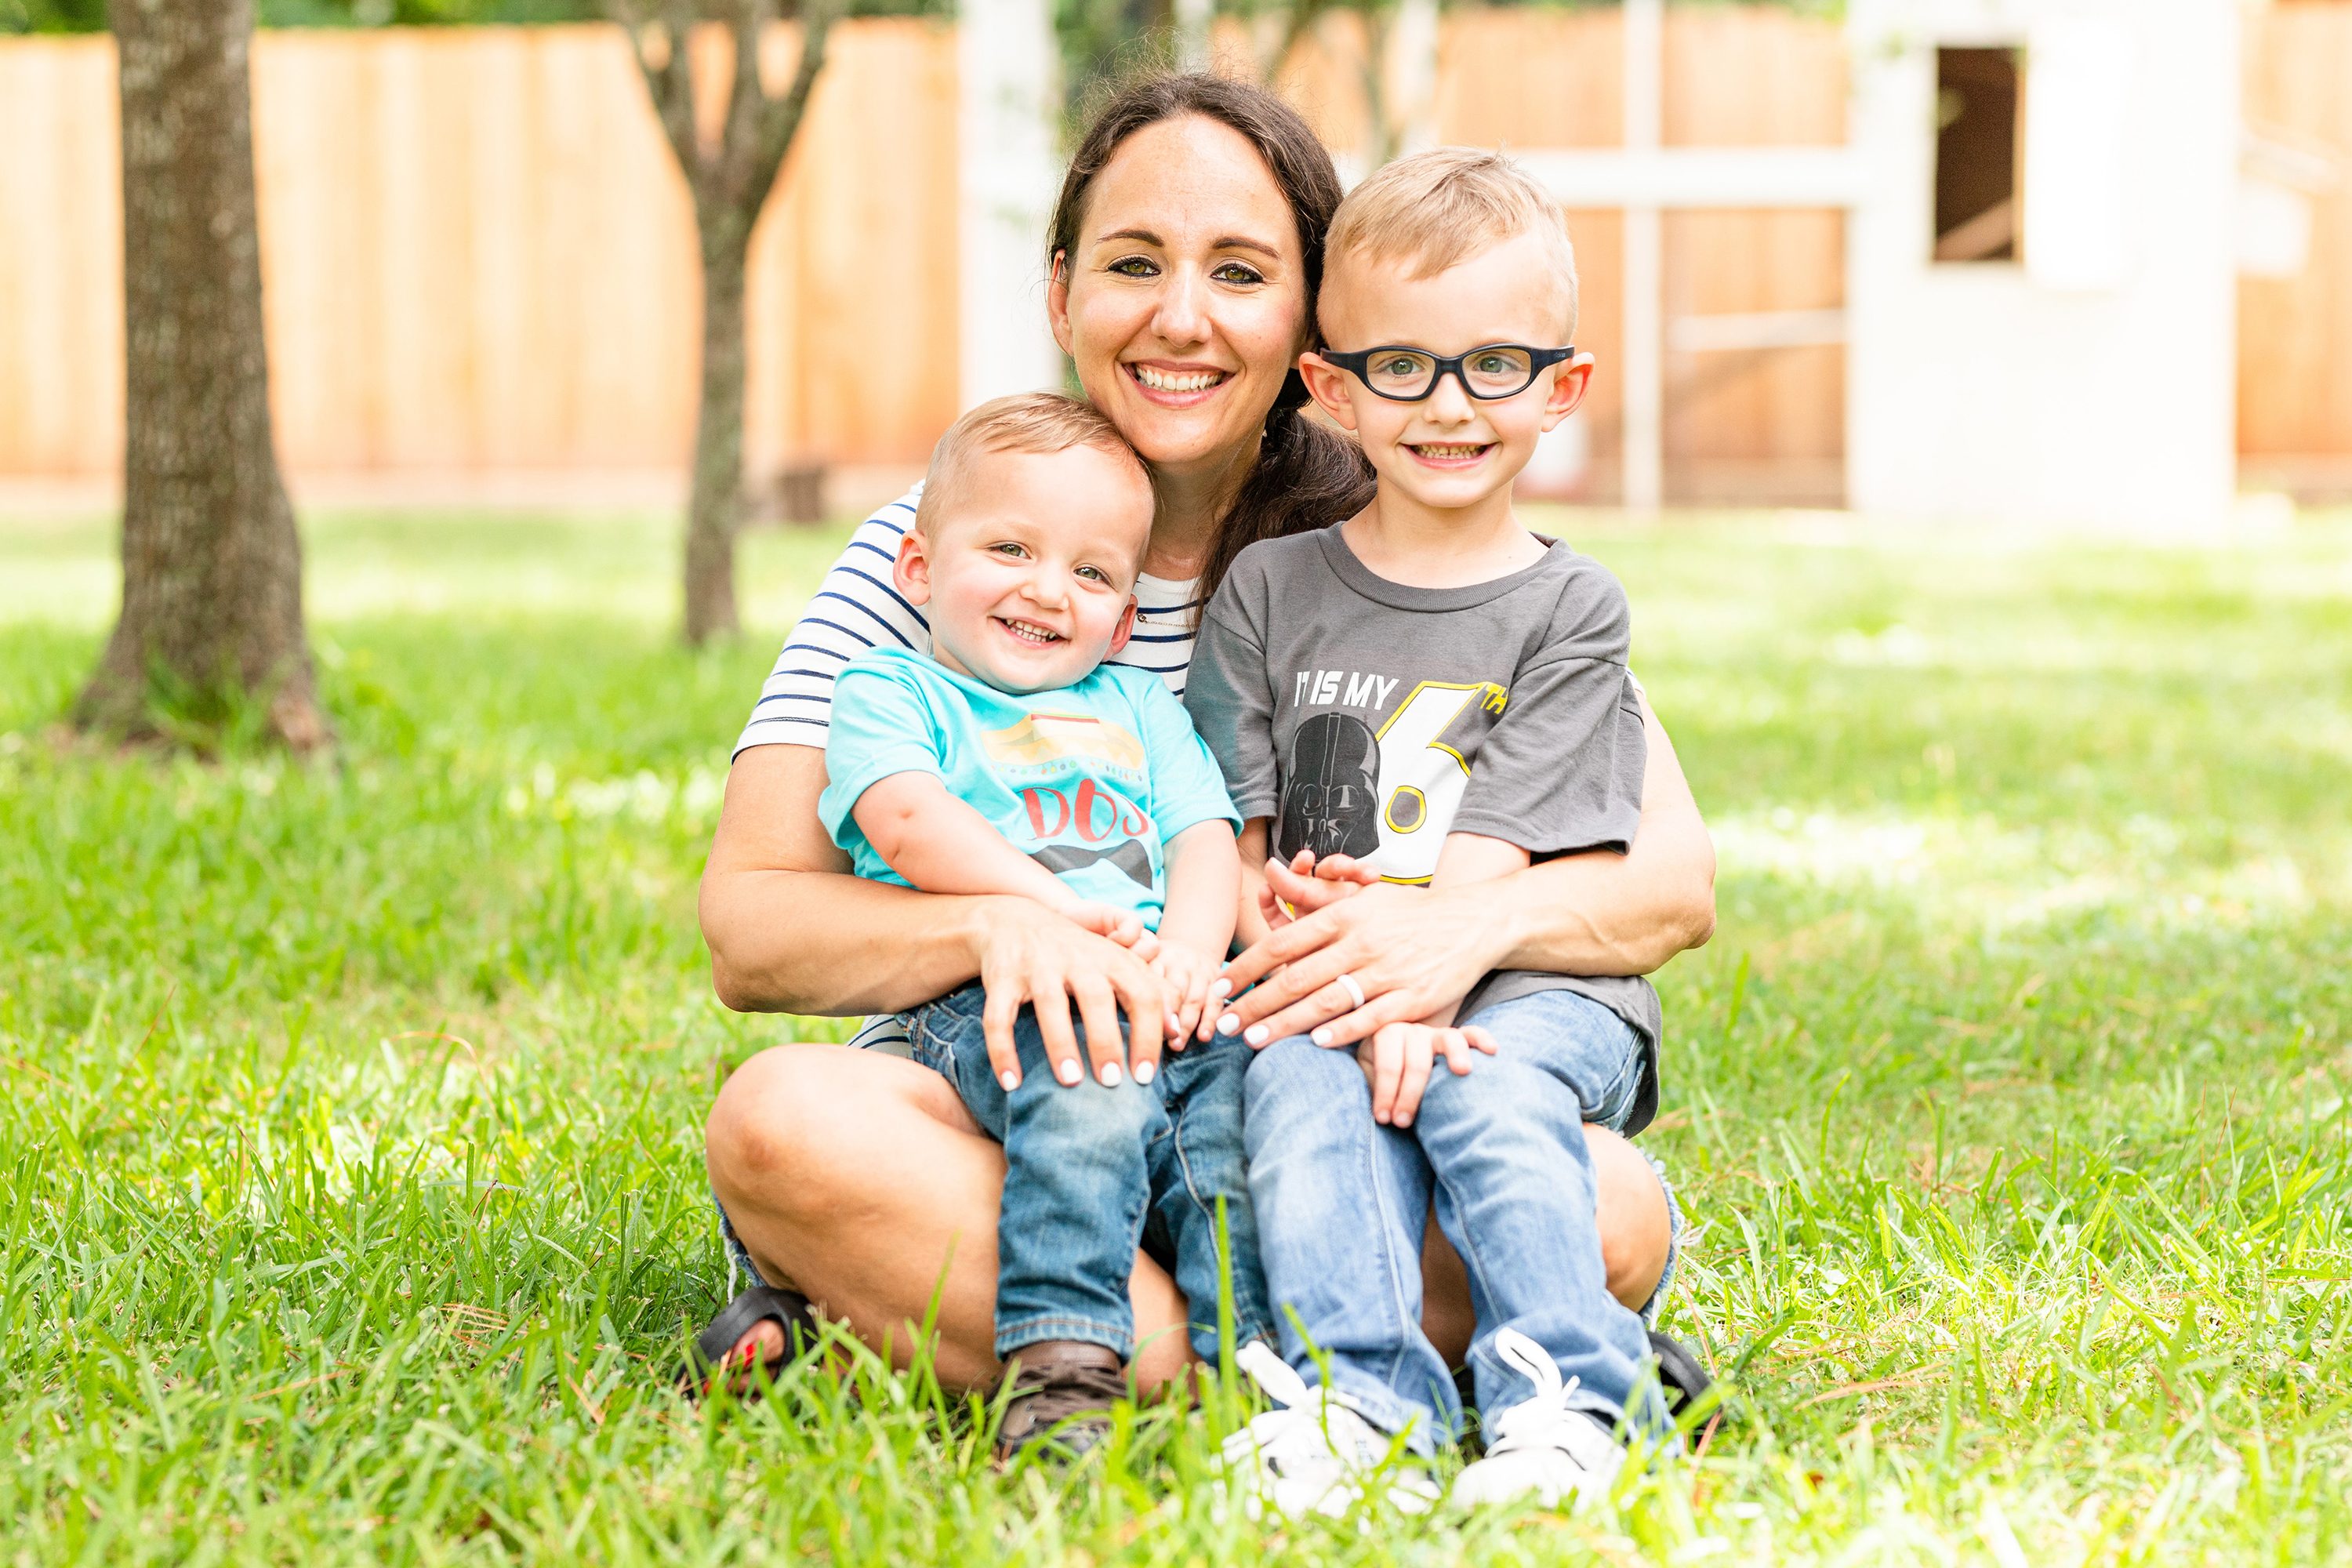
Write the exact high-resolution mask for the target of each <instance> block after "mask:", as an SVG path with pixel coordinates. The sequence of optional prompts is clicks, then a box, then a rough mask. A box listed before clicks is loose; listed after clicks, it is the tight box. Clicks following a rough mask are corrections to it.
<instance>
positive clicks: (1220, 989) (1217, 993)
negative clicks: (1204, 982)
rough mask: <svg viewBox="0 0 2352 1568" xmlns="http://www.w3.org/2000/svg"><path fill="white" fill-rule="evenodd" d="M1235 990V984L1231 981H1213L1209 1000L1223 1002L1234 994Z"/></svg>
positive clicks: (1210, 986)
mask: <svg viewBox="0 0 2352 1568" xmlns="http://www.w3.org/2000/svg"><path fill="white" fill-rule="evenodd" d="M1233 989H1234V983H1233V982H1232V981H1230V980H1212V981H1210V982H1209V1000H1210V1001H1212V1002H1222V1001H1223V1000H1224V999H1225V998H1226V997H1227V996H1229V995H1231V994H1233Z"/></svg>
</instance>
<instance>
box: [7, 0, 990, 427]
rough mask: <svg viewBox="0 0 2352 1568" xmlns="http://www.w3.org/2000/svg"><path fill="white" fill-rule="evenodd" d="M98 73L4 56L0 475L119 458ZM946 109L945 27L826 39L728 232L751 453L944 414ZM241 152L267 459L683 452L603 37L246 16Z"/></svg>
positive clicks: (109, 106) (677, 290) (84, 59)
mask: <svg viewBox="0 0 2352 1568" xmlns="http://www.w3.org/2000/svg"><path fill="white" fill-rule="evenodd" d="M777 42H778V44H779V45H780V46H781V52H782V54H783V56H784V57H785V58H784V60H783V62H782V64H783V66H784V68H789V63H790V55H791V51H792V48H793V41H792V39H791V37H789V36H788V35H787V36H783V37H780V38H779V39H778V40H777ZM770 63H771V64H775V63H776V62H773V61H771V62H770ZM113 69H114V67H113V53H112V48H111V45H110V41H109V40H107V39H105V38H76V39H66V40H49V39H35V40H22V41H12V42H8V43H5V44H0V147H5V148H6V149H7V150H8V151H7V153H5V156H0V474H7V473H20V474H22V473H30V474H45V473H76V472H102V471H104V470H107V469H109V468H112V467H113V466H114V465H115V464H116V463H117V462H118V461H119V454H120V452H121V440H122V412H121V385H120V382H121V341H122V340H121V237H120V236H121V192H120V185H119V180H120V176H119V174H118V173H117V166H116V157H117V153H116V146H117V137H118V132H117V121H116V110H115V104H114V88H113ZM955 101H956V95H955V45H954V37H953V35H952V34H951V33H950V31H948V30H947V29H946V28H945V27H942V26H938V25H935V24H931V23H926V22H923V21H899V20H888V21H866V22H859V23H856V24H854V25H851V26H846V27H844V28H842V29H840V30H839V31H838V32H837V33H836V35H835V43H834V46H833V49H832V54H831V58H830V60H829V62H828V63H827V65H826V67H825V71H824V78H823V79H822V80H821V82H820V84H819V86H818V88H817V91H816V94H815V97H814V101H813V103H812V106H811V110H810V114H809V119H808V121H807V123H806V125H805V126H804V128H803V132H802V135H801V137H800V139H799V141H798V142H797V144H796V145H795V146H794V148H793V154H792V158H791V162H790V163H789V164H788V165H787V168H786V172H785V174H784V176H783V178H782V183H781V185H780V188H779V190H778V192H777V195H776V197H775V198H774V199H773V200H772V202H771V204H770V205H769V208H768V211H767V214H766V216H765V218H764V220H763V222H762V223H761V228H760V231H759V233H758V235H757V236H756V237H755V239H754V242H753V246H752V254H751V299H750V302H749V309H750V311H751V344H752V353H751V369H750V389H749V408H750V413H749V424H750V433H751V462H752V464H753V466H754V468H761V467H772V466H774V465H775V464H777V463H778V462H780V461H782V460H786V459H789V458H794V457H798V456H803V455H805V456H823V457H825V458H830V459H832V460H834V461H837V462H852V463H855V462H887V461H903V460H906V459H907V458H909V457H911V456H915V455H919V454H921V453H923V452H926V451H928V450H929V445H930V442H931V441H932V440H933V438H935V437H937V436H938V434H939V432H940V430H941V429H942V428H944V427H945V426H946V425H947V423H948V421H949V420H950V419H952V418H953V417H954V416H955V412H956V402H955V387H956V377H955V353H956V348H955V345H956V317H955V309H956V308H955V279H954V274H955V231H956V183H955V182H956V163H955ZM254 142H255V172H256V176H257V182H258V184H259V188H260V195H261V238H262V268H263V279H264V288H265V290H266V296H267V301H268V332H269V351H270V367H269V368H270V375H271V379H272V387H271V391H272V395H273V396H272V401H273V403H274V405H275V407H276V410H277V417H278V441H279V446H280V449H281V451H282V453H283V454H284V457H285V459H286V461H287V463H288V464H289V467H292V468H299V469H310V470H337V471H348V470H353V469H383V468H393V469H401V468H406V469H415V470H434V471H447V470H452V469H467V468H478V469H517V468H588V469H625V468H646V467H674V466H677V465H680V464H682V463H683V461H684V459H685V454H686V452H687V449H688V446H689V445H690V443H691V440H692V437H693V428H694V410H695V377H696V354H697V331H698V326H697V323H698V312H699V310H700V305H699V300H698V295H699V289H700V284H699V279H698V268H697V263H696V259H695V247H694V237H693V236H694V227H693V219H692V216H691V213H690V210H689V207H688V198H687V194H686V186H685V183H684V181H683V179H682V178H681V177H680V176H679V174H678V173H677V169H676V167H675V166H674V164H673V163H672V162H671V160H670V154H669V152H668V149H667V145H666V144H665V143H664V142H663V141H662V137H661V132H660V129H659V126H658V125H657V124H656V121H655V119H654V116H653V111H652V110H651V108H650V106H649V104H648V102H647V100H646V91H645V88H644V86H643V84H642V83H641V82H639V80H638V79H637V77H636V68H635V65H634V64H632V63H631V61H630V59H629V56H628V51H627V48H626V46H625V42H624V40H623V39H622V37H621V36H620V34H619V33H618V32H617V31H615V30H614V29H612V28H609V27H601V26H581V27H534V28H485V29H478V30H476V29H466V30H457V29H449V30H440V29H415V30H408V29H398V30H387V31H383V32H268V33H264V34H262V35H261V36H260V37H259V38H258V39H257V41H256V44H255V47H254Z"/></svg>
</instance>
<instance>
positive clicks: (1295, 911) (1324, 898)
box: [1257, 849, 1381, 930]
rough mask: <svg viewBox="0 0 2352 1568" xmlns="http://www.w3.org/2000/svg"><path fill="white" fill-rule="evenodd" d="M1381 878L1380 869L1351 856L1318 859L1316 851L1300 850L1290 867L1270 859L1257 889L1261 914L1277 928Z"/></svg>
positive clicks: (1358, 890) (1331, 856) (1272, 927)
mask: <svg viewBox="0 0 2352 1568" xmlns="http://www.w3.org/2000/svg"><path fill="white" fill-rule="evenodd" d="M1380 879H1381V874H1380V873H1379V872H1378V871H1375V870H1373V869H1372V868H1370V866H1367V865H1365V864H1364V863H1363V862H1362V861H1360V860H1358V859H1357V858H1355V857H1353V856H1352V855H1327V856H1325V857H1324V858H1322V859H1320V860H1318V859H1316V858H1315V851H1313V850H1312V849H1301V850H1300V851H1299V852H1298V853H1297V854H1296V855H1294V856H1292V857H1291V858H1290V864H1289V865H1287V866H1286V865H1284V864H1283V863H1282V862H1281V861H1279V860H1276V859H1273V858H1268V859H1267V861H1266V863H1265V887H1263V888H1261V889H1258V895H1257V906H1258V913H1259V914H1261V915H1262V916H1264V917H1265V923H1266V927H1267V929H1268V930H1278V929H1280V928H1281V927H1283V926H1286V925H1288V924H1289V923H1290V922H1291V921H1294V920H1297V918H1298V917H1299V916H1301V915H1311V914H1313V913H1314V912H1315V911H1316V910H1319V909H1324V908H1326V907H1328V906H1329V905H1332V904H1336V903H1338V902H1339V901H1340V900H1342V899H1351V898H1353V897H1355V896H1356V895H1357V894H1358V893H1360V892H1361V891H1363V890H1364V889H1366V888H1369V887H1371V886H1373V885H1374V884H1375V883H1377V882H1379V881H1380Z"/></svg>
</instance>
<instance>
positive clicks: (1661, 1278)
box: [710, 1014, 1689, 1328]
mask: <svg viewBox="0 0 2352 1568" xmlns="http://www.w3.org/2000/svg"><path fill="white" fill-rule="evenodd" d="M903 1016H904V1017H907V1018H911V1017H912V1016H913V1015H912V1014H907V1015H903ZM893 1038H894V1039H897V1038H898V1037H893ZM890 1054H891V1055H893V1056H900V1055H905V1054H908V1051H907V1047H906V1045H905V1044H904V1043H903V1042H901V1043H899V1044H898V1048H897V1049H895V1050H893V1051H892V1052H891V1053H890ZM918 1059H920V1058H918ZM924 1065H925V1066H927V1067H930V1068H932V1069H933V1070H934V1071H937V1070H938V1068H937V1065H936V1064H935V1063H931V1062H928V1061H926V1062H925V1063H924ZM1632 1106H1633V1096H1632V1093H1631V1090H1630V1087H1629V1090H1628V1092H1627V1093H1626V1095H1625V1096H1624V1097H1623V1100H1622V1107H1620V1108H1618V1109H1619V1110H1620V1114H1621V1115H1622V1114H1623V1113H1624V1112H1625V1111H1629V1110H1631V1109H1632ZM1600 1125H1601V1126H1609V1124H1608V1123H1607V1122H1605V1121H1604V1122H1601V1123H1600ZM1610 1131H1612V1132H1613V1131H1616V1129H1615V1128H1614V1127H1610ZM1636 1147H1637V1148H1638V1147H1639V1145H1636ZM1642 1158H1643V1159H1644V1160H1646V1161H1648V1162H1649V1165H1650V1169H1651V1171H1652V1172H1653V1173H1654V1174H1655V1175H1656V1176H1657V1178H1658V1187H1659V1190H1660V1191H1662V1192H1664V1194H1665V1195H1666V1265H1665V1268H1664V1269H1662V1270H1661V1271H1660V1272H1659V1274H1658V1283H1657V1285H1656V1287H1655V1288H1654V1289H1652V1290H1651V1292H1650V1299H1649V1300H1646V1301H1644V1302H1643V1303H1642V1305H1641V1306H1640V1307H1638V1308H1636V1309H1635V1310H1636V1311H1638V1312H1639V1313H1640V1314H1641V1318H1642V1321H1643V1322H1645V1323H1647V1324H1649V1325H1650V1326H1651V1327H1652V1328H1655V1327H1657V1325H1658V1316H1659V1314H1660V1313H1662V1312H1664V1310H1665V1306H1666V1302H1667V1300H1669V1299H1670V1298H1671V1296H1672V1294H1673V1289H1674V1283H1675V1269H1676V1266H1677V1265H1678V1264H1679V1263H1680V1262H1681V1261H1682V1252H1683V1242H1684V1239H1685V1231H1686V1229H1687V1227H1688V1225H1689V1221H1688V1220H1687V1219H1686V1218H1685V1216H1684V1215H1683V1205H1682V1200H1681V1199H1680V1198H1679V1197H1677V1196H1676V1195H1675V1184H1674V1183H1673V1182H1672V1181H1670V1180H1668V1179H1667V1176H1666V1167H1665V1164H1664V1162H1662V1161H1661V1160H1660V1159H1659V1158H1658V1157H1657V1156H1656V1155H1655V1154H1653V1153H1651V1152H1649V1151H1648V1150H1646V1149H1644V1150H1642ZM710 1206H711V1207H712V1208H713V1209H715V1210H717V1211H718V1215H719V1240H720V1241H721V1243H722V1244H723V1245H724V1246H725V1247H726V1250H727V1261H728V1265H729V1275H728V1281H727V1284H728V1290H729V1292H730V1294H732V1293H733V1291H734V1290H735V1289H736V1280H735V1276H734V1272H733V1271H734V1270H735V1269H739V1268H740V1270H742V1274H743V1278H744V1279H750V1280H759V1281H761V1282H765V1281H766V1278H767V1277H766V1276H765V1275H763V1274H761V1272H760V1268H759V1266H758V1265H757V1264H755V1263H753V1262H752V1261H751V1252H750V1250H749V1249H747V1248H746V1247H744V1245H743V1238H742V1237H740V1236H738V1235H736V1234H735V1222H734V1221H732V1220H730V1219H729V1218H728V1217H727V1206H726V1205H724V1204H722V1203H720V1202H719V1194H717V1193H713V1194H710Z"/></svg>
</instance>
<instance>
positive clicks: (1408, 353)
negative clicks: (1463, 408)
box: [1322, 343, 1576, 403]
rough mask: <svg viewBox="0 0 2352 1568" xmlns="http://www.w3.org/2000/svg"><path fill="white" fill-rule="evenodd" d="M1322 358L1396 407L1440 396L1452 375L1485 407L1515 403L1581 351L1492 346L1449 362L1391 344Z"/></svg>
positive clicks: (1327, 352)
mask: <svg viewBox="0 0 2352 1568" xmlns="http://www.w3.org/2000/svg"><path fill="white" fill-rule="evenodd" d="M1322 357H1323V358H1325V359H1327V360H1329V361H1330V362H1331V363H1333V364H1336V365H1338V366H1339V368H1340V369H1341V370H1344V371H1348V372H1349V373H1351V374H1353V375H1354V376H1355V377H1356V379H1357V380H1358V381H1360V382H1362V383H1363V384H1365V385H1366V386H1368V387H1370V389H1371V390H1372V391H1373V392H1375V393H1377V394H1378V395H1381V396H1382V397H1385V398H1387V399H1388V400H1389V401H1390V402H1391V403H1419V402H1420V401H1421V400H1422V399H1423V398H1424V397H1427V396H1428V395H1430V394H1431V393H1433V392H1435V391H1436V390H1437V378H1438V377H1440V376H1442V375H1451V376H1453V377H1454V380H1456V381H1458V382H1460V383H1461V384H1462V390H1463V391H1465V392H1466V393H1468V394H1469V395H1471V396H1473V397H1475V398H1477V399H1479V400H1480V401H1482V402H1487V403H1491V402H1493V401H1495V400H1496V398H1500V397H1516V396H1517V395H1519V394H1520V393H1522V392H1525V391H1526V390H1527V389H1528V387H1530V386H1532V385H1534V384H1535V379H1536V377H1537V376H1538V375H1541V374H1543V373H1544V372H1545V371H1547V370H1549V369H1550V368H1551V367H1552V366H1553V365H1556V364H1558V363H1560V361H1562V360H1566V359H1573V358H1575V357H1576V347H1575V345H1574V344H1572V343H1571V344H1570V346H1568V347H1567V348H1564V349H1534V348H1529V347H1528V345H1527V344H1525V343H1488V344H1487V345H1486V347H1484V348H1476V349H1472V350H1471V351H1470V352H1469V353H1462V354H1455V355H1454V357H1453V358H1452V359H1447V358H1446V357H1445V356H1444V355H1443V354H1433V353H1430V352H1429V351H1428V350H1427V349H1415V348H1407V347H1405V346H1403V345H1402V344H1401V343H1390V344H1387V345H1385V346H1383V347H1381V348H1376V349H1359V350H1357V351H1356V352H1355V353H1339V352H1338V351H1337V350H1334V349H1325V350H1324V351H1323V353H1322Z"/></svg>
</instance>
